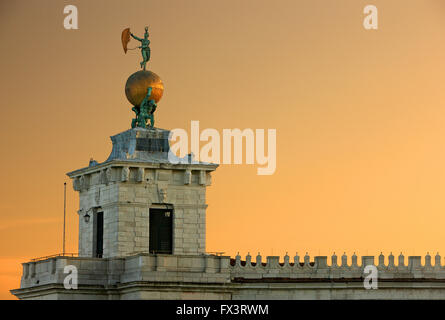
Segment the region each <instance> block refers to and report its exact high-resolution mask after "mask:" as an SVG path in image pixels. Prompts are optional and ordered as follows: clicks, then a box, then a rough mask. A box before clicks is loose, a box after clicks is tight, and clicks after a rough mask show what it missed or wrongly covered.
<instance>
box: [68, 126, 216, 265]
mask: <svg viewBox="0 0 445 320" xmlns="http://www.w3.org/2000/svg"><path fill="white" fill-rule="evenodd" d="M111 139H112V141H113V151H112V153H111V155H110V157H109V158H108V160H107V161H106V162H104V163H102V164H98V165H94V166H90V167H87V168H83V169H80V170H76V171H73V172H70V173H68V176H69V177H70V178H71V179H72V180H73V188H74V190H76V191H79V198H80V208H79V255H80V256H81V257H93V256H94V245H93V242H94V241H93V239H94V234H93V233H94V227H93V226H94V219H93V221H92V222H91V221H90V222H85V219H84V215H85V214H86V213H87V212H91V213H92V214H93V216H94V214H95V212H97V211H99V210H100V211H101V212H103V214H104V245H103V249H104V251H103V257H104V258H109V257H122V256H126V255H129V254H134V253H137V252H148V251H149V231H148V230H149V210H150V208H157V207H161V208H163V207H164V206H168V207H169V208H172V209H173V217H174V220H173V223H174V226H173V237H174V241H173V254H200V253H205V214H206V208H207V204H206V202H205V196H206V187H207V186H209V185H210V172H211V171H213V170H215V169H216V167H217V165H214V164H208V163H192V164H188V163H181V161H178V162H179V163H176V164H175V163H171V159H169V153H168V151H169V150H168V148H167V147H165V146H164V147H163V148H161V149H162V151H150V152H148V151H144V150H141V149H142V148H139V150H138V148H137V147H138V145H137V141H143V142H144V143H147V142H149V141H150V140H149V139H155V141H156V142H157V143H158V141H157V140H156V139H159V141H160V142H159V143H161V144H162V143H164V142H163V141H164V139H168V131H165V130H160V129H156V130H149V129H141V128H136V129H132V130H128V131H125V132H123V133H121V134H119V135H117V136H114V137H112V138H111ZM138 139H142V140H138ZM143 147H148V148H150V147H151V146H143ZM170 157H171V155H170ZM93 218H94V217H93Z"/></svg>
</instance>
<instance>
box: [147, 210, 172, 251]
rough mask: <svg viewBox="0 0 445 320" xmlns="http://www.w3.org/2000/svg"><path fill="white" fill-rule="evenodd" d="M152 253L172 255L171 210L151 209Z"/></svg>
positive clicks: (150, 246)
mask: <svg viewBox="0 0 445 320" xmlns="http://www.w3.org/2000/svg"><path fill="white" fill-rule="evenodd" d="M149 251H150V253H164V254H172V252H173V212H172V210H171V209H150V244H149Z"/></svg>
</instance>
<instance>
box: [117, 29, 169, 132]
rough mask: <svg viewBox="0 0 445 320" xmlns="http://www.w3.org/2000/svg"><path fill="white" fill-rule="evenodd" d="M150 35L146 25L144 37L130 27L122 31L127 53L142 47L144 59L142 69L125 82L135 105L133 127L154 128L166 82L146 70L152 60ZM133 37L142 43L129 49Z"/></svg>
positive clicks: (129, 97)
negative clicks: (137, 34) (155, 114)
mask: <svg viewBox="0 0 445 320" xmlns="http://www.w3.org/2000/svg"><path fill="white" fill-rule="evenodd" d="M148 37H149V34H148V27H145V34H144V37H143V38H138V37H137V36H135V35H134V34H133V33H131V32H130V28H126V29H125V30H124V31H122V38H121V40H122V47H123V48H124V52H125V53H127V50H134V49H141V53H142V59H143V60H142V62H141V69H142V70H139V71H136V72H135V73H133V74H132V75H131V76H129V77H128V79H127V82H126V84H125V95H126V96H127V99H128V101H129V102H130V103H131V104H132V105H133V107H132V108H131V110H132V111H133V112H134V113H135V117H134V118H133V119H132V121H131V127H132V128H144V129H150V130H151V129H154V124H155V119H154V112H155V111H156V108H157V106H158V102H159V100H161V98H162V94H163V93H164V84H163V83H162V80H161V78H160V77H159V76H158V75H157V74H156V73H154V72H153V71H150V70H146V66H147V62H148V61H149V60H150V40H148ZM131 38H134V39H136V40H138V41H140V42H141V45H140V46H139V47H136V48H132V49H128V48H127V45H128V43H129V42H130V39H131Z"/></svg>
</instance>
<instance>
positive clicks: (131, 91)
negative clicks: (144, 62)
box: [125, 70, 164, 106]
mask: <svg viewBox="0 0 445 320" xmlns="http://www.w3.org/2000/svg"><path fill="white" fill-rule="evenodd" d="M148 87H152V88H153V89H152V91H151V95H150V99H153V100H155V101H156V103H158V102H159V100H161V98H162V94H163V93H164V84H163V83H162V80H161V78H159V76H158V75H157V74H156V73H154V72H151V71H147V70H140V71H138V72H135V73H133V74H132V75H131V76H130V77H128V80H127V83H126V84H125V95H126V96H127V99H128V101H130V103H131V104H132V105H134V106H138V105H140V104H141V102H142V100H144V98H145V96H146V95H147V89H148Z"/></svg>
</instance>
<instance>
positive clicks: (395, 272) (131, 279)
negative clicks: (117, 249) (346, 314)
mask: <svg viewBox="0 0 445 320" xmlns="http://www.w3.org/2000/svg"><path fill="white" fill-rule="evenodd" d="M288 258H289V257H288V256H285V257H284V259H282V261H281V262H280V258H279V257H275V256H272V257H266V261H264V262H263V261H262V258H261V256H258V257H256V261H255V262H252V261H251V260H250V261H249V256H248V257H246V260H241V257H240V256H237V257H235V259H230V257H225V256H215V255H204V254H201V255H160V254H158V255H152V254H137V255H133V256H126V257H121V258H109V259H95V258H66V257H56V258H52V259H47V260H44V261H36V262H29V263H24V264H23V276H22V280H21V288H20V289H17V290H12V293H13V294H15V295H16V296H17V297H19V298H21V299H79V298H81V299H233V300H237V299H326V300H327V299H445V266H443V265H441V257H440V256H439V255H436V256H435V257H434V260H435V261H434V262H435V263H434V265H433V264H432V263H431V257H430V256H429V255H427V256H426V257H425V258H424V262H423V263H421V262H422V261H421V258H420V257H418V256H416V257H408V263H405V260H404V258H405V257H404V256H403V255H400V256H399V259H398V263H397V264H395V263H394V259H393V258H394V257H393V256H392V255H390V256H389V257H388V259H387V262H385V258H384V257H383V256H382V255H381V256H380V257H379V259H378V260H379V262H378V263H377V269H378V288H377V289H365V288H364V284H363V283H364V277H365V275H366V274H365V273H364V267H365V266H366V265H370V264H373V263H374V257H370V256H364V257H362V258H361V263H360V264H359V263H358V258H357V256H355V255H354V256H352V257H351V258H350V259H349V261H348V258H347V257H346V256H343V257H342V262H341V263H340V264H338V263H337V261H336V256H335V255H334V256H333V257H331V259H330V262H331V263H330V264H329V265H328V259H327V257H324V256H323V257H314V260H313V261H311V260H310V258H309V257H308V256H307V255H306V256H305V257H304V260H303V261H302V262H300V261H299V258H298V256H297V258H296V259H294V260H293V261H290V259H288ZM67 265H73V266H75V267H76V268H77V269H78V277H79V287H78V289H77V290H66V289H64V287H63V279H64V278H65V276H66V274H64V267H65V266H67Z"/></svg>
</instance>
